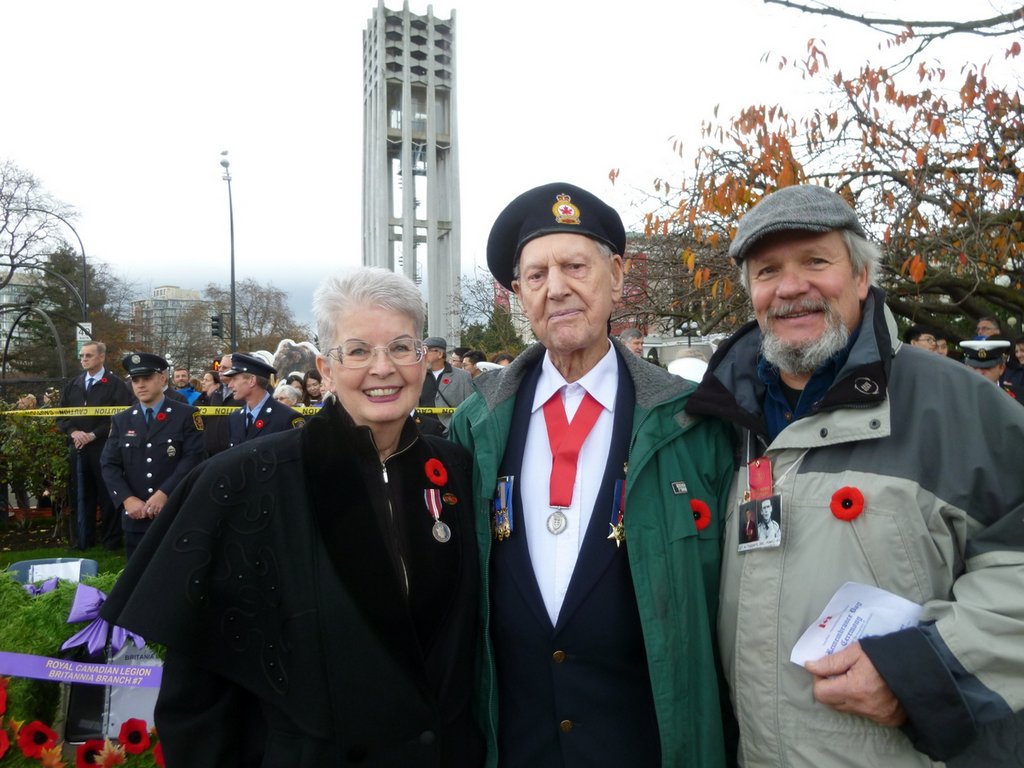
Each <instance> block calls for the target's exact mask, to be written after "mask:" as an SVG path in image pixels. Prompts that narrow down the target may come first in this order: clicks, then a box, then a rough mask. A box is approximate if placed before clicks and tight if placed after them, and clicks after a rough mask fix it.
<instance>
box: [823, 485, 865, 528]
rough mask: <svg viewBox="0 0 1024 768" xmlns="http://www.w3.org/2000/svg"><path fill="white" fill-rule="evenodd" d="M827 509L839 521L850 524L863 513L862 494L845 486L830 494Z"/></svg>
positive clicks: (851, 487) (849, 486)
mask: <svg viewBox="0 0 1024 768" xmlns="http://www.w3.org/2000/svg"><path fill="white" fill-rule="evenodd" d="M828 508H829V509H831V510H832V514H833V515H835V516H836V517H837V518H839V519H840V520H845V521H846V522H850V521H851V520H853V519H854V518H856V517H857V516H859V515H860V513H861V512H863V511H864V494H863V493H861V492H860V490H858V489H857V488H854V487H853V486H852V485H847V486H845V487H844V488H840V489H839V490H838V491H836V492H835V493H833V494H832V501H831V502H830V503H829V505H828Z"/></svg>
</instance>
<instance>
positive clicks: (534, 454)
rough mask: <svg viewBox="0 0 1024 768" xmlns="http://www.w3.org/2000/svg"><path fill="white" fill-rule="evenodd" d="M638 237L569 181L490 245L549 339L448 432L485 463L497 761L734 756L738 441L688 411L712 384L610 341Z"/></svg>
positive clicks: (479, 479) (542, 195)
mask: <svg viewBox="0 0 1024 768" xmlns="http://www.w3.org/2000/svg"><path fill="white" fill-rule="evenodd" d="M625 240H626V237H625V231H624V229H623V226H622V221H621V219H620V218H619V216H618V214H617V213H616V212H615V211H614V210H613V209H612V208H610V207H609V206H608V205H606V204H605V203H604V202H602V201H601V200H599V199H598V198H597V197H595V196H594V195H592V194H591V193H589V192H587V191H585V190H583V189H580V188H579V187H575V186H573V185H571V184H565V183H555V184H547V185H545V186H541V187H537V188H535V189H532V190H530V191H528V192H525V193H524V194H522V195H520V196H519V197H518V198H516V199H515V200H513V201H512V202H511V203H510V204H509V205H508V206H507V207H506V208H505V210H504V211H503V212H502V213H501V214H500V215H499V216H498V218H497V220H496V222H495V223H494V226H493V228H492V230H491V234H490V237H489V239H488V244H487V262H488V266H489V267H490V270H491V272H492V273H493V275H494V276H495V278H496V279H497V280H498V281H499V282H500V283H501V284H502V285H504V286H505V287H506V288H509V289H510V290H512V291H514V292H515V294H516V296H517V297H518V299H519V301H520V302H521V304H522V306H523V309H524V311H525V313H526V316H527V317H528V318H529V321H530V325H531V327H532V329H533V332H534V334H535V335H536V337H537V339H538V340H539V342H540V343H538V344H534V345H532V346H530V347H529V348H528V349H527V350H526V351H525V352H523V353H522V354H521V355H519V356H518V357H517V358H516V359H515V360H514V361H513V362H512V363H511V364H510V365H509V366H507V367H505V368H503V369H501V370H500V371H497V372H493V373H490V374H489V375H487V376H481V377H480V378H479V379H477V380H476V386H477V392H476V394H474V395H472V396H471V397H470V398H469V399H468V400H466V402H465V403H463V405H462V406H461V407H460V408H459V409H458V410H457V411H456V413H455V416H454V419H453V421H452V426H451V433H452V437H453V439H455V440H456V441H457V442H459V443H462V444H463V445H465V446H466V447H467V448H468V449H469V451H470V453H471V454H472V455H473V458H474V462H475V468H474V477H473V482H474V498H473V503H474V504H475V506H476V509H477V526H478V528H477V536H478V539H479V544H480V553H481V558H480V560H481V573H482V577H483V584H484V587H485V588H484V589H483V590H482V599H483V610H482V617H483V622H484V624H485V627H484V628H485V640H486V653H485V654H484V658H485V660H486V663H485V664H484V666H483V672H482V674H483V678H482V680H481V686H480V706H481V708H482V710H483V712H484V714H485V717H486V720H485V722H486V727H487V736H488V739H489V742H490V746H491V750H490V756H491V764H494V763H495V762H500V764H501V765H502V766H529V767H530V768H576V767H577V766H578V767H580V768H583V767H586V768H595V767H597V768H600V767H601V766H609V767H610V766H616V767H618V766H630V767H631V768H654V767H656V766H666V767H667V766H701V767H702V768H713V767H714V766H722V765H725V762H726V759H727V758H726V753H727V748H726V737H725V735H724V728H723V723H722V711H723V706H722V704H723V701H724V688H723V687H720V686H719V680H720V667H719V664H718V663H717V659H716V655H715V649H714V641H713V624H714V620H715V616H716V614H717V599H718V578H719V566H720V553H721V546H722V542H721V538H720V533H721V531H722V530H723V518H724V513H725V507H724V501H725V498H726V496H727V494H728V487H729V483H730V481H731V477H732V469H733V463H732V452H731V447H730V437H729V434H728V432H727V430H726V428H725V425H724V424H723V423H721V422H718V421H716V420H708V419H701V418H692V417H689V416H687V415H686V414H685V413H684V410H683V408H684V406H685V404H686V401H687V398H688V397H689V395H690V393H691V392H692V391H693V389H694V387H695V385H693V384H690V383H688V382H687V381H685V380H684V379H681V378H678V377H675V376H672V375H671V374H668V373H666V372H665V371H663V370H662V369H660V368H658V367H656V366H653V365H650V364H649V363H647V362H646V361H644V360H642V359H641V358H639V357H637V356H636V355H634V354H633V353H632V352H630V351H629V350H627V349H626V348H625V347H624V346H623V345H622V344H620V343H619V342H618V340H613V339H610V338H609V336H608V321H609V317H610V315H611V312H612V307H613V305H614V304H615V302H616V301H617V300H618V299H619V296H620V294H621V291H622V282H623V263H622V254H623V252H624V250H625ZM724 709H725V711H728V707H727V705H726V706H725V707H724Z"/></svg>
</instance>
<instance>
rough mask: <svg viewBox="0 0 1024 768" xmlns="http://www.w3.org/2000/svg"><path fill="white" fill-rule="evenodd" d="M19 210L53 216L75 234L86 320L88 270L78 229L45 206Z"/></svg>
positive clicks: (83, 309)
mask: <svg viewBox="0 0 1024 768" xmlns="http://www.w3.org/2000/svg"><path fill="white" fill-rule="evenodd" d="M19 210H22V211H25V212H26V213H41V214H43V215H45V216H53V218H55V219H57V221H60V222H61V223H63V224H64V226H66V227H67V228H68V229H70V230H71V233H72V234H73V235H74V236H75V239H76V240H77V241H78V250H80V251H81V252H82V297H81V298H82V302H81V303H82V322H86V321H88V320H89V270H88V267H87V262H86V260H85V245H83V243H82V238H81V237H80V236H79V234H78V230H77V229H75V228H74V227H73V226H72V225H71V222H70V221H68V220H67V219H65V218H64V217H63V216H61V215H60V214H59V213H54V212H53V211H48V210H46V209H45V208H21V209H19Z"/></svg>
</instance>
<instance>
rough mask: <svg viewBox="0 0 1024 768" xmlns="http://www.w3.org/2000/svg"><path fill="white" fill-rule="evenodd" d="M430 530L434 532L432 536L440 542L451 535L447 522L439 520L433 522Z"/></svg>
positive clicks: (443, 541)
mask: <svg viewBox="0 0 1024 768" xmlns="http://www.w3.org/2000/svg"><path fill="white" fill-rule="evenodd" d="M431 532H432V533H433V534H434V538H435V539H437V540H438V541H439V542H441V543H442V544H444V543H445V542H446V541H448V539H450V538H451V537H452V529H451V528H449V527H448V524H447V523H444V522H442V521H441V520H438V521H437V522H436V523H434V528H433V530H432V531H431Z"/></svg>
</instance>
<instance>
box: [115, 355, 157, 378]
mask: <svg viewBox="0 0 1024 768" xmlns="http://www.w3.org/2000/svg"><path fill="white" fill-rule="evenodd" d="M121 365H123V366H124V369H125V370H126V371H128V375H129V376H147V375H149V374H151V373H156V372H157V371H166V370H167V361H166V360H164V359H163V358H162V357H160V355H154V354H153V353H152V352H132V353H131V354H129V355H125V356H124V360H122V361H121Z"/></svg>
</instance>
